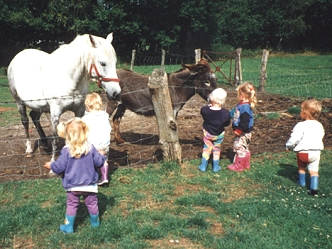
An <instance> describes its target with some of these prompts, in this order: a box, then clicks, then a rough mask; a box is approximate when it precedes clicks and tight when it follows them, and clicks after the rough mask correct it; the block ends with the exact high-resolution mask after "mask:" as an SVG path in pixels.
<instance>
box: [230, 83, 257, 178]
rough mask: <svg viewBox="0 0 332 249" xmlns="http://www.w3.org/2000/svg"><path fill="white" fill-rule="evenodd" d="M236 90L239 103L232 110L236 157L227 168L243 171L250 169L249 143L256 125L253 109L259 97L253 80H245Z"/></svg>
mask: <svg viewBox="0 0 332 249" xmlns="http://www.w3.org/2000/svg"><path fill="white" fill-rule="evenodd" d="M236 90H237V97H238V101H239V103H238V104H237V106H236V107H235V108H234V109H233V110H231V117H232V118H233V123H232V128H233V132H234V136H235V138H234V145H233V150H234V152H235V157H234V161H233V164H231V165H228V166H227V168H228V169H229V170H233V171H237V172H242V171H243V170H245V169H250V156H251V154H250V151H249V144H250V141H251V131H252V129H253V127H254V114H253V109H254V108H255V105H256V103H257V99H256V92H255V88H254V85H253V84H252V83H251V82H244V83H243V84H241V85H240V86H238V88H237V89H236Z"/></svg>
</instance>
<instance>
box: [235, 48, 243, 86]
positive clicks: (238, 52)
mask: <svg viewBox="0 0 332 249" xmlns="http://www.w3.org/2000/svg"><path fill="white" fill-rule="evenodd" d="M241 52H242V48H238V49H236V57H235V79H234V85H235V86H238V85H240V84H241V83H242V68H241V58H240V57H241Z"/></svg>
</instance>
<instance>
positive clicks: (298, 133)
mask: <svg viewBox="0 0 332 249" xmlns="http://www.w3.org/2000/svg"><path fill="white" fill-rule="evenodd" d="M321 111H322V106H321V104H320V103H319V102H318V101H317V100H314V99H311V100H306V101H304V102H303V103H302V105H301V113H300V117H301V119H303V120H304V121H302V122H299V123H297V124H296V125H295V126H294V128H293V132H292V134H291V137H290V138H289V140H288V141H287V143H286V150H289V149H292V150H293V151H295V152H296V153H297V165H298V173H299V181H298V183H299V184H300V185H301V186H302V187H305V186H306V175H305V174H306V167H307V166H308V171H309V174H310V190H309V193H310V194H311V195H317V194H318V178H319V175H318V171H319V160H320V154H321V150H323V149H324V144H323V137H324V135H325V132H324V127H323V125H322V124H321V123H320V122H318V121H317V118H318V117H319V115H320V113H321Z"/></svg>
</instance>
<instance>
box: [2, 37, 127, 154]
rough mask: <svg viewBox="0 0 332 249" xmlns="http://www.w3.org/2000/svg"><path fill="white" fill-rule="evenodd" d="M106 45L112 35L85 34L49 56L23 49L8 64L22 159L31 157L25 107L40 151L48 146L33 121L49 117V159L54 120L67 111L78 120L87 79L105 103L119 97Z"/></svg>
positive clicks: (111, 50) (111, 53) (112, 60)
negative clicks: (21, 135)
mask: <svg viewBox="0 0 332 249" xmlns="http://www.w3.org/2000/svg"><path fill="white" fill-rule="evenodd" d="M112 40H113V34H112V33H111V34H109V35H108V36H107V38H106V39H104V38H101V37H97V36H92V35H88V34H85V35H81V36H77V37H76V38H75V40H74V41H72V42H71V43H70V44H68V45H63V46H61V47H60V48H58V49H57V50H55V51H54V52H53V53H51V54H48V53H45V52H43V51H40V50H35V49H26V50H23V51H21V52H20V53H18V54H17V55H16V56H15V57H14V59H13V60H12V61H11V63H10V65H9V67H8V80H9V87H10V91H11V93H12V95H13V97H14V98H15V100H16V104H17V107H18V111H19V112H20V114H21V120H22V124H23V126H24V129H25V135H26V138H27V142H26V155H27V157H32V156H33V150H32V146H31V141H30V135H29V119H28V117H27V114H26V107H28V108H30V109H31V111H30V117H31V119H32V121H33V123H34V124H35V126H36V129H37V131H38V134H39V136H40V138H41V144H42V146H43V147H44V148H45V149H47V147H48V145H47V137H46V136H45V133H44V131H43V129H42V127H41V125H40V122H39V120H40V116H41V114H42V113H50V114H51V122H52V130H53V136H54V137H53V141H52V149H53V155H52V160H54V159H55V153H56V149H57V148H56V142H57V129H56V128H57V125H58V123H59V117H60V115H61V114H62V113H64V112H65V111H67V110H70V111H73V112H74V113H75V116H76V117H82V116H83V114H84V111H85V105H84V100H85V96H86V94H87V93H88V85H89V80H90V79H95V80H96V81H97V83H98V86H99V87H101V88H103V89H104V90H105V91H106V94H107V97H108V98H109V99H116V98H117V97H118V96H119V94H120V93H121V89H120V85H119V79H118V76H117V74H116V53H115V50H114V48H113V46H112V44H111V42H112Z"/></svg>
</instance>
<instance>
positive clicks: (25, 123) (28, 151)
mask: <svg viewBox="0 0 332 249" xmlns="http://www.w3.org/2000/svg"><path fill="white" fill-rule="evenodd" d="M17 107H18V111H19V113H20V114H21V122H22V125H23V127H24V132H25V137H26V138H27V142H26V144H25V145H26V150H25V153H26V157H33V150H32V146H31V141H30V134H29V118H28V116H27V113H26V106H25V105H23V104H22V103H17Z"/></svg>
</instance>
